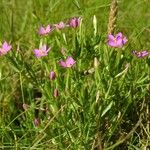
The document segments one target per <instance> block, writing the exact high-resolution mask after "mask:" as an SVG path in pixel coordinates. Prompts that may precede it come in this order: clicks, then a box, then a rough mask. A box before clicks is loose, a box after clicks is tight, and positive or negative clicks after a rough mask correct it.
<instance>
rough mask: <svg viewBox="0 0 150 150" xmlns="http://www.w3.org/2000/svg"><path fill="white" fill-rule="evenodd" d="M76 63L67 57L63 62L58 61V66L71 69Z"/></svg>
mask: <svg viewBox="0 0 150 150" xmlns="http://www.w3.org/2000/svg"><path fill="white" fill-rule="evenodd" d="M75 63H76V62H75V61H74V59H73V58H72V57H68V58H67V59H66V60H65V61H63V60H60V61H59V64H60V65H61V66H62V67H64V68H70V67H72V66H73V65H74V64H75Z"/></svg>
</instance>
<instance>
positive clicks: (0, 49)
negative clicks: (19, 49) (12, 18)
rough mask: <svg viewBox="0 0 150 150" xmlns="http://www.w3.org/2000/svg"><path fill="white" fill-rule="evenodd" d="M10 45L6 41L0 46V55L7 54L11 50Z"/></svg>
mask: <svg viewBox="0 0 150 150" xmlns="http://www.w3.org/2000/svg"><path fill="white" fill-rule="evenodd" d="M11 48H12V46H11V45H9V44H8V43H7V42H6V41H5V42H4V43H3V44H2V47H0V56H2V55H5V54H7V53H8V52H9V51H10V50H11Z"/></svg>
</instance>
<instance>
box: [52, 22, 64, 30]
mask: <svg viewBox="0 0 150 150" xmlns="http://www.w3.org/2000/svg"><path fill="white" fill-rule="evenodd" d="M54 27H55V28H56V29H58V30H60V29H63V28H65V23H64V22H62V21H61V22H59V23H57V24H54Z"/></svg>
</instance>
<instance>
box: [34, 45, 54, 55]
mask: <svg viewBox="0 0 150 150" xmlns="http://www.w3.org/2000/svg"><path fill="white" fill-rule="evenodd" d="M50 49H51V48H48V49H47V47H46V45H43V46H42V47H41V48H40V49H34V55H35V57H37V58H40V57H43V56H47V55H48V52H49V51H50Z"/></svg>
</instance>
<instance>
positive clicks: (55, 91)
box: [53, 89, 59, 98]
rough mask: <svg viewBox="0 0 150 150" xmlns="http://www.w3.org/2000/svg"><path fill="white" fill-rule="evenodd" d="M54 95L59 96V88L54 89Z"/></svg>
mask: <svg viewBox="0 0 150 150" xmlns="http://www.w3.org/2000/svg"><path fill="white" fill-rule="evenodd" d="M53 96H54V97H55V98H56V97H58V96H59V92H58V90H57V89H55V90H54V93H53Z"/></svg>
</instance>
